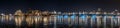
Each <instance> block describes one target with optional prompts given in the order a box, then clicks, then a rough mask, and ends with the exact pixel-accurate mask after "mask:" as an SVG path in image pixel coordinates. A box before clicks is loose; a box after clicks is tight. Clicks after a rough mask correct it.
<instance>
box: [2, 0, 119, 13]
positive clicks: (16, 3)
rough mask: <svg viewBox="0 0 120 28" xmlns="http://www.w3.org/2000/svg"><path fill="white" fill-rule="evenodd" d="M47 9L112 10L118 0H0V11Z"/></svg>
mask: <svg viewBox="0 0 120 28" xmlns="http://www.w3.org/2000/svg"><path fill="white" fill-rule="evenodd" d="M29 8H31V9H33V10H35V9H37V10H49V11H53V10H56V11H62V12H64V11H75V10H77V11H83V10H84V11H92V10H97V8H102V10H103V11H112V10H114V9H118V10H119V8H120V0H0V13H14V12H15V11H16V10H18V9H21V10H22V11H23V12H25V11H28V10H30V9H29Z"/></svg>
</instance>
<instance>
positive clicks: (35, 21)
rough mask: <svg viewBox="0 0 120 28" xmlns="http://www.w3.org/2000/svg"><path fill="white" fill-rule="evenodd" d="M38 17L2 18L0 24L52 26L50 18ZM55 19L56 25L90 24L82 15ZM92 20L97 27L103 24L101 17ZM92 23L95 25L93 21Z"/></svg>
mask: <svg viewBox="0 0 120 28" xmlns="http://www.w3.org/2000/svg"><path fill="white" fill-rule="evenodd" d="M40 17H41V16H27V17H24V16H16V17H14V18H8V17H6V18H5V17H3V18H1V19H0V20H1V22H5V23H13V22H14V23H15V25H16V26H21V25H23V24H25V23H23V21H25V22H26V24H27V26H32V25H39V24H40V23H43V24H44V25H49V22H53V24H54V20H53V19H54V18H50V16H48V17H41V18H40ZM57 17H58V18H57V20H58V21H57V22H58V24H59V22H60V23H61V24H62V23H63V24H64V23H66V25H71V24H72V25H74V24H77V23H78V25H84V24H85V23H86V24H87V25H88V22H90V21H88V22H85V21H87V20H86V19H88V18H87V16H84V15H82V16H81V17H79V18H76V17H77V16H66V15H65V16H57ZM70 17H71V18H70ZM93 18H94V20H95V19H97V21H96V22H97V23H98V24H97V25H103V24H101V23H102V21H101V19H103V18H102V17H100V16H98V17H96V18H95V17H94V16H92V18H90V19H93ZM107 18H111V16H110V17H107ZM107 18H106V17H105V18H104V19H107ZM8 19H9V20H8ZM68 19H69V20H68ZM98 19H99V20H98ZM111 19H112V18H111ZM77 20H78V21H77ZM116 20H117V19H116ZM116 20H115V19H114V20H113V21H115V23H116V22H117V21H116ZM93 23H95V21H93ZM116 24H117V23H116Z"/></svg>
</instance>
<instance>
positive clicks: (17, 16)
mask: <svg viewBox="0 0 120 28" xmlns="http://www.w3.org/2000/svg"><path fill="white" fill-rule="evenodd" d="M14 15H15V17H14V18H15V23H16V26H21V24H22V21H23V19H24V13H22V11H21V10H17V11H16V12H15V14H14Z"/></svg>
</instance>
